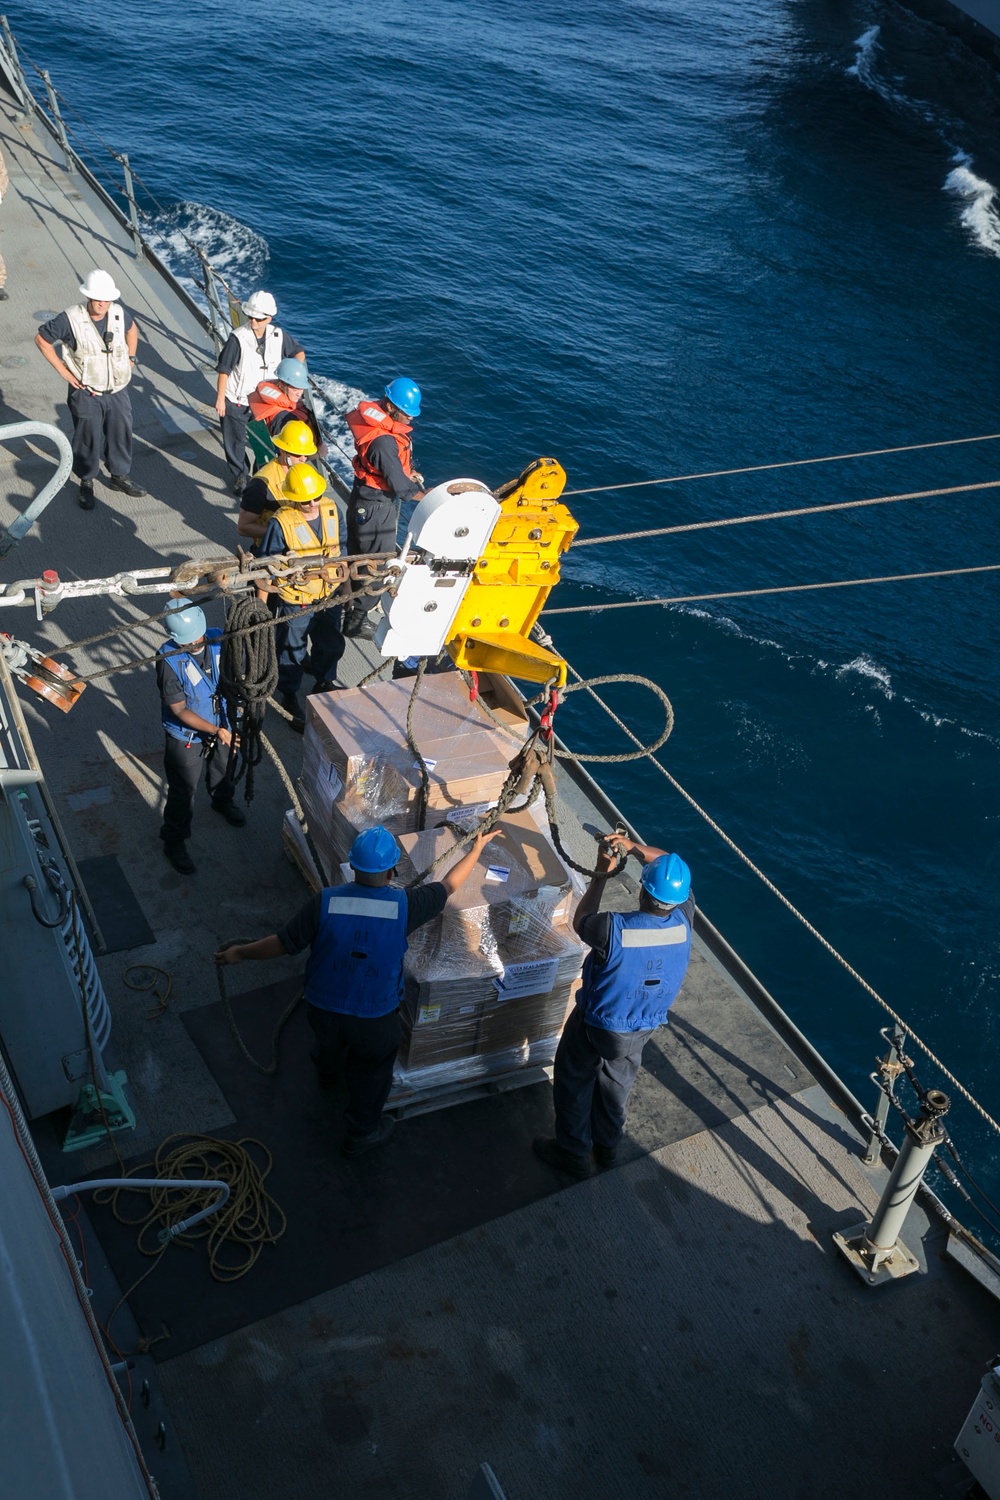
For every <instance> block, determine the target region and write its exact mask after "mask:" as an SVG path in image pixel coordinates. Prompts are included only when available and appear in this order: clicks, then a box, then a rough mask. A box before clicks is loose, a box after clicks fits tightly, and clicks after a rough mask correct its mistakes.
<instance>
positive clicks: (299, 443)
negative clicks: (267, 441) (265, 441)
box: [271, 420, 316, 458]
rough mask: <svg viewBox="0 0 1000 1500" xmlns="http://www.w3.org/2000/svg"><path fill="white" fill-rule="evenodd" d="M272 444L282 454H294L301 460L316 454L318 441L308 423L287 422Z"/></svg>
mask: <svg viewBox="0 0 1000 1500" xmlns="http://www.w3.org/2000/svg"><path fill="white" fill-rule="evenodd" d="M271 442H272V443H273V444H274V446H275V447H276V448H280V449H281V451H282V453H294V454H296V455H297V457H299V458H303V457H305V458H308V457H310V456H311V455H312V454H313V453H315V452H316V439H315V438H314V437H313V435H312V428H311V427H310V426H309V423H308V422H297V421H294V420H293V421H291V422H286V423H285V425H284V427H283V428H282V429H281V431H280V432H277V433H275V435H274V437H272V439H271Z"/></svg>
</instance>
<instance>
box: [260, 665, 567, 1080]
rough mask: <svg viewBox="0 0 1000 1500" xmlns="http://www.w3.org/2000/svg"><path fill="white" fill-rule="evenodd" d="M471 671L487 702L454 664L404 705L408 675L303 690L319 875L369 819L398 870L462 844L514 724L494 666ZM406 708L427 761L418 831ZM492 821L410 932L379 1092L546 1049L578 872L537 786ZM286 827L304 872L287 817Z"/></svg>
mask: <svg viewBox="0 0 1000 1500" xmlns="http://www.w3.org/2000/svg"><path fill="white" fill-rule="evenodd" d="M481 687H482V688H483V689H484V691H483V696H484V698H486V701H487V702H488V703H489V704H490V706H491V708H492V710H493V714H494V717H490V715H488V714H487V713H486V711H485V709H484V708H483V706H482V704H481V703H480V702H473V701H471V700H470V696H469V691H468V688H467V687H466V686H465V683H464V682H463V680H462V678H461V677H460V676H459V675H458V673H455V672H445V673H440V674H432V675H428V676H425V678H424V680H423V682H422V683H421V687H420V692H419V694H418V696H417V699H416V701H415V702H414V703H413V706H412V713H411V712H410V702H411V694H412V692H413V679H412V678H409V679H405V678H404V679H401V680H399V681H393V682H380V683H376V684H374V685H373V686H371V687H369V688H360V689H352V690H348V691H344V692H337V693H328V694H322V695H318V696H313V697H311V698H310V699H309V700H308V709H307V715H306V732H305V744H304V755H303V768H302V777H301V780H300V788H301V793H302V802H303V806H304V808H305V812H306V815H307V818H308V822H309V830H310V834H311V838H312V845H313V847H314V848H315V850H316V852H317V854H318V856H319V859H320V861H321V863H322V866H323V869H322V871H321V872H320V875H321V879H322V882H323V883H324V884H327V885H335V884H340V883H342V882H344V881H348V880H350V878H351V873H350V869H349V867H348V866H347V865H346V863H345V861H346V860H347V857H348V854H349V851H350V847H351V844H352V843H353V842H354V839H355V838H356V837H357V835H358V834H359V833H361V832H363V831H364V830H365V829H367V828H371V827H373V826H374V825H375V824H376V823H381V824H382V825H383V826H384V827H385V828H388V829H389V830H390V832H392V833H393V834H395V836H396V838H397V839H398V840H399V843H400V846H401V848H402V850H403V855H402V859H401V861H400V865H399V883H400V884H401V885H407V884H409V883H410V882H411V881H412V880H414V879H415V877H416V876H417V875H419V874H422V873H423V872H424V871H426V870H428V869H430V868H431V866H434V868H433V870H432V871H431V873H430V875H429V876H428V878H429V879H430V880H434V879H440V878H441V876H442V875H443V874H445V873H446V872H447V871H448V870H449V869H450V868H451V866H452V865H453V864H455V863H456V862H457V861H458V860H459V859H460V858H461V856H462V854H463V852H464V851H465V849H466V848H467V847H468V846H467V845H459V844H457V843H456V839H457V838H458V837H459V836H460V834H461V833H462V832H465V831H467V830H468V829H471V828H473V827H474V826H475V825H476V823H477V822H478V820H479V817H480V816H481V815H482V813H483V812H484V811H485V810H486V808H487V807H489V806H491V805H495V803H496V801H497V798H498V797H499V795H500V792H501V790H502V788H503V785H504V782H505V781H506V779H507V775H508V769H509V761H510V760H511V758H512V757H513V755H514V754H515V753H516V751H517V749H518V746H519V744H520V743H521V742H522V741H523V738H524V731H525V726H526V717H527V716H526V714H525V712H524V708H523V706H522V704H521V700H520V698H519V697H518V695H517V694H516V693H515V692H514V690H513V689H512V688H511V686H510V684H509V683H507V682H506V680H505V679H503V678H498V679H495V680H491V681H487V680H486V679H485V676H484V679H483V681H482V683H481ZM408 714H409V716H410V724H411V729H412V736H413V741H414V743H415V744H416V745H417V747H418V748H419V750H420V754H421V755H422V757H423V759H424V762H425V764H426V766H427V769H428V773H429V788H428V795H427V808H426V813H425V825H426V826H425V829H424V830H423V831H421V832H418V831H417V825H418V821H419V818H420V785H421V776H420V768H419V764H418V762H417V759H416V756H415V754H414V752H413V750H412V749H411V748H410V746H409V745H408V743H407V717H408ZM498 720H499V722H498ZM499 827H500V830H501V832H500V834H499V836H498V837H497V838H495V839H494V840H492V841H491V842H490V843H489V844H487V845H486V846H485V847H484V849H483V851H482V854H481V855H480V859H479V862H478V864H477V866H476V868H475V870H474V871H473V874H472V875H471V876H470V878H469V879H468V880H467V881H466V882H465V884H464V885H463V886H462V888H461V889H460V890H459V891H458V892H456V894H455V895H454V896H452V898H451V899H450V900H449V902H448V905H447V906H446V908H445V910H444V912H443V913H442V914H441V915H440V916H439V917H437V918H435V919H434V921H432V922H429V923H427V924H426V925H425V926H423V927H421V928H419V929H418V930H417V931H416V932H415V933H413V934H412V935H411V938H410V948H409V952H408V953H407V955H406V961H405V965H404V976H405V997H404V1003H403V1006H402V1012H401V1014H402V1020H403V1040H402V1044H401V1046H400V1050H399V1060H398V1063H397V1068H396V1076H395V1081H394V1085H393V1092H392V1095H391V1096H390V1103H392V1102H396V1103H405V1102H407V1101H408V1100H410V1099H412V1098H418V1099H419V1098H420V1097H426V1096H427V1093H428V1092H429V1091H433V1090H441V1091H442V1092H446V1091H448V1090H450V1089H452V1088H455V1089H461V1087H462V1086H463V1085H466V1084H469V1083H472V1082H475V1081H476V1080H478V1079H496V1078H499V1077H501V1076H502V1075H510V1074H515V1073H517V1072H518V1071H519V1070H520V1071H522V1072H523V1071H524V1070H526V1069H531V1068H534V1067H537V1066H541V1065H544V1064H548V1063H550V1062H551V1061H552V1059H553V1057H554V1056H555V1049H556V1046H557V1044H558V1041H559V1036H560V1034H561V1032H562V1028H563V1024H564V1022H565V1019H566V1015H567V1013H568V1011H569V1008H570V1006H571V1004H572V1001H573V996H574V995H575V992H576V988H577V986H578V984H579V975H580V969H581V967H582V962H583V955H584V949H583V947H582V945H581V943H580V941H579V939H578V938H577V937H576V935H575V933H574V932H573V929H572V921H571V919H572V909H573V905H574V902H575V897H576V893H577V889H578V888H579V883H578V882H577V885H576V886H574V881H575V879H576V878H575V877H572V876H571V875H570V872H569V870H568V869H567V867H566V865H565V864H564V863H563V861H562V860H561V859H560V857H559V856H558V854H557V853H556V850H555V849H554V848H553V846H552V842H551V838H550V836H549V833H548V825H547V822H546V820H545V815H544V810H543V807H542V804H541V803H540V802H539V803H538V804H537V805H536V807H535V808H533V809H532V811H531V812H530V813H529V812H521V813H514V814H508V815H507V816H506V817H504V818H503V819H502V820H501V821H500V824H499ZM286 841H287V842H288V844H289V847H290V850H291V851H292V852H293V856H294V857H295V858H296V860H297V862H298V863H299V865H300V867H301V868H303V869H304V870H305V871H306V872H307V878H309V876H308V872H309V871H310V870H311V868H312V864H313V861H312V860H311V859H310V857H309V852H308V850H307V849H306V848H305V845H304V840H303V838H302V836H301V832H300V830H298V829H297V827H296V828H295V829H290V830H287V831H286ZM442 856H443V858H442ZM439 858H441V863H440V864H436V863H435V862H436V861H437V860H438V859H439Z"/></svg>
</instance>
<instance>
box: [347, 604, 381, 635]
mask: <svg viewBox="0 0 1000 1500" xmlns="http://www.w3.org/2000/svg"><path fill="white" fill-rule="evenodd" d="M344 634H345V635H346V636H349V637H350V638H351V640H353V641H371V640H374V638H375V622H374V620H373V619H372V617H371V615H370V614H369V613H368V611H367V610H366V609H358V607H357V606H356V605H355V606H354V608H353V609H351V610H349V611H348V614H347V618H346V620H345V621H344Z"/></svg>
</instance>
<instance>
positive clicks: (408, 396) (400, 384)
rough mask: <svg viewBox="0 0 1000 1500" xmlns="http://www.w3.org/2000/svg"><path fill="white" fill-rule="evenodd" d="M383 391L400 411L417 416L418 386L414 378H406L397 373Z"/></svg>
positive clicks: (409, 415)
mask: <svg viewBox="0 0 1000 1500" xmlns="http://www.w3.org/2000/svg"><path fill="white" fill-rule="evenodd" d="M385 393H386V395H387V396H388V397H389V400H390V401H391V402H392V404H393V406H398V407H399V409H400V411H402V412H405V413H406V415H407V416H408V417H419V415H420V387H419V385H417V382H416V381H415V380H407V379H406V376H405V375H397V376H396V378H395V380H390V381H389V384H388V385H387V386H386V388H385Z"/></svg>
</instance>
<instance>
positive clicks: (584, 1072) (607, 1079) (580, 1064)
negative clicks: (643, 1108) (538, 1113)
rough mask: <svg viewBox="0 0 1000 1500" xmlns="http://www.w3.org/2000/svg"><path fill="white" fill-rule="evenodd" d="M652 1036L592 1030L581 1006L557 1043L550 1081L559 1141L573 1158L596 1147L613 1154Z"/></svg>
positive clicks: (649, 1032) (567, 1023) (596, 1027)
mask: <svg viewBox="0 0 1000 1500" xmlns="http://www.w3.org/2000/svg"><path fill="white" fill-rule="evenodd" d="M652 1035H653V1033H652V1032H651V1031H631V1032H619V1031H604V1030H602V1029H601V1027H599V1026H588V1025H587V1024H586V1022H585V1021H584V1019H583V1011H582V1010H581V1009H580V1007H579V1005H578V1006H577V1007H576V1008H575V1010H573V1011H572V1012H571V1014H570V1017H569V1020H568V1021H567V1022H566V1029H565V1030H564V1031H563V1034H562V1036H561V1037H560V1039H559V1048H558V1051H557V1052H556V1059H555V1067H554V1070H553V1076H552V1099H553V1103H554V1105H555V1110H556V1140H557V1141H558V1142H559V1144H560V1146H562V1147H563V1149H564V1150H566V1151H571V1152H572V1153H573V1155H574V1156H587V1155H588V1154H589V1152H590V1148H591V1147H592V1146H605V1147H607V1148H608V1149H609V1150H612V1151H613V1150H615V1149H616V1148H617V1146H618V1143H619V1141H620V1140H621V1138H622V1135H623V1133H624V1130H625V1106H626V1104H627V1103H628V1096H629V1094H630V1093H631V1092H632V1085H633V1084H634V1083H635V1080H636V1076H637V1074H638V1072H639V1068H640V1065H641V1063H642V1049H643V1047H644V1046H645V1045H646V1043H647V1042H648V1041H649V1038H650V1037H651V1036H652Z"/></svg>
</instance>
